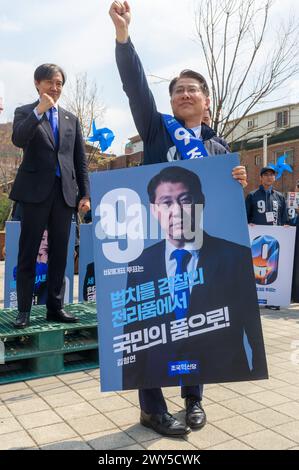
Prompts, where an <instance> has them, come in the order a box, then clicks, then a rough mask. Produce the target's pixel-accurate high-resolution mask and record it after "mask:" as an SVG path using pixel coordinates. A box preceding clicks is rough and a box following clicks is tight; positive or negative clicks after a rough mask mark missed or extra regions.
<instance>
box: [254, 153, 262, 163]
mask: <svg viewBox="0 0 299 470" xmlns="http://www.w3.org/2000/svg"><path fill="white" fill-rule="evenodd" d="M254 162H255V165H256V166H262V157H261V156H260V155H256V156H255V157H254Z"/></svg>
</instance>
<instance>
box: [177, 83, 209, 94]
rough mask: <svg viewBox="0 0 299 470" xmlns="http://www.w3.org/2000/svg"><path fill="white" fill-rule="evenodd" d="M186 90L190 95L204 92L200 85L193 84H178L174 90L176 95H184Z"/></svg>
mask: <svg viewBox="0 0 299 470" xmlns="http://www.w3.org/2000/svg"><path fill="white" fill-rule="evenodd" d="M185 92H187V93H188V95H196V93H199V92H202V89H201V88H200V87H199V86H196V85H192V86H187V87H183V86H178V87H177V88H175V89H174V90H173V94H174V95H183V94H184V93H185Z"/></svg>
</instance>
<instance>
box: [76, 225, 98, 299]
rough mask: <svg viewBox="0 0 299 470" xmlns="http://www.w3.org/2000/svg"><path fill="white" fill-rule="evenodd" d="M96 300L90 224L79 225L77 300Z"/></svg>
mask: <svg viewBox="0 0 299 470" xmlns="http://www.w3.org/2000/svg"><path fill="white" fill-rule="evenodd" d="M83 301H85V302H95V301H96V284H95V275H94V260H93V240H92V224H91V223H90V224H81V225H80V255H79V302H83Z"/></svg>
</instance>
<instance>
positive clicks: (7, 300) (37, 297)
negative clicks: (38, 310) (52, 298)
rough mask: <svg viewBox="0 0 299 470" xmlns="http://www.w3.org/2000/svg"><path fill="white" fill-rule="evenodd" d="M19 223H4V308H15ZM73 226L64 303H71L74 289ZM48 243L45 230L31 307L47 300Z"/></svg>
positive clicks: (38, 257)
mask: <svg viewBox="0 0 299 470" xmlns="http://www.w3.org/2000/svg"><path fill="white" fill-rule="evenodd" d="M19 237H20V222H11V221H9V222H6V225H5V253H6V255H5V279H4V307H5V308H17V290H16V273H17V258H18V249H19ZM74 247H75V224H74V223H72V226H71V232H70V239H69V246H68V256H67V265H66V271H65V294H64V302H65V303H72V302H73V289H74V249H75V248H74ZM47 261H48V241H47V231H46V230H45V232H44V235H43V238H42V241H41V244H40V249H39V253H38V256H37V260H36V277H35V285H34V292H33V299H32V304H33V305H44V304H45V303H46V300H47V273H48V265H47Z"/></svg>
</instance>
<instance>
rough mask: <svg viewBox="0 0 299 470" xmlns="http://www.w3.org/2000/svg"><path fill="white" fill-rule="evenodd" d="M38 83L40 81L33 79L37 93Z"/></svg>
mask: <svg viewBox="0 0 299 470" xmlns="http://www.w3.org/2000/svg"><path fill="white" fill-rule="evenodd" d="M39 83H40V82H38V81H37V80H34V85H35V88H36V90H37V92H38V93H39Z"/></svg>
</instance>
